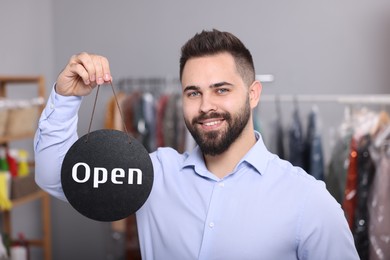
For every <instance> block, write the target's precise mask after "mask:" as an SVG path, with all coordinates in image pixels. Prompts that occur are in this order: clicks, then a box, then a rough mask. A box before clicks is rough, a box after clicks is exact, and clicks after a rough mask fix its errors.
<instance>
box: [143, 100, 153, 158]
mask: <svg viewBox="0 0 390 260" xmlns="http://www.w3.org/2000/svg"><path fill="white" fill-rule="evenodd" d="M142 106H143V112H144V119H145V133H144V145H145V148H146V150H147V151H148V152H152V151H155V150H156V148H157V145H156V106H155V99H154V97H153V95H152V94H150V93H144V94H143V95H142Z"/></svg>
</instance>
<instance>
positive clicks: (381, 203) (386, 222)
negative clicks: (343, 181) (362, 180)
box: [368, 140, 390, 260]
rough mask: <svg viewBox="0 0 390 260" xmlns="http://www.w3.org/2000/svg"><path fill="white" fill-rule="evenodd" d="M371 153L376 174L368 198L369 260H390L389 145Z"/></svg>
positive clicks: (375, 148)
mask: <svg viewBox="0 0 390 260" xmlns="http://www.w3.org/2000/svg"><path fill="white" fill-rule="evenodd" d="M385 142H388V141H387V140H385ZM370 152H371V154H372V155H373V158H374V161H375V165H376V173H375V176H374V179H373V181H372V185H371V189H370V194H369V198H368V216H369V229H368V232H369V252H370V258H369V259H370V260H382V259H390V204H389V198H390V150H389V146H388V144H382V145H381V146H379V147H378V148H377V147H374V148H372V149H371V150H370Z"/></svg>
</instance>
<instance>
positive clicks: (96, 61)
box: [92, 55, 104, 85]
mask: <svg viewBox="0 0 390 260" xmlns="http://www.w3.org/2000/svg"><path fill="white" fill-rule="evenodd" d="M92 62H93V65H94V67H95V77H96V84H98V85H101V84H103V83H104V80H103V66H102V62H101V56H98V55H93V56H92Z"/></svg>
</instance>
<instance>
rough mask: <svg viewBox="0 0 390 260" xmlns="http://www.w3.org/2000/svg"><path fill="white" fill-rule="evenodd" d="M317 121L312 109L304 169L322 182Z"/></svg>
mask: <svg viewBox="0 0 390 260" xmlns="http://www.w3.org/2000/svg"><path fill="white" fill-rule="evenodd" d="M318 120H319V119H318V112H317V110H316V109H313V110H312V111H311V112H310V113H309V118H308V127H307V133H306V139H305V148H304V149H305V150H304V160H305V161H304V162H305V164H304V169H305V170H306V171H307V172H308V173H309V174H311V175H312V176H313V177H314V178H316V179H317V180H324V156H323V151H322V141H321V134H320V129H319V123H318Z"/></svg>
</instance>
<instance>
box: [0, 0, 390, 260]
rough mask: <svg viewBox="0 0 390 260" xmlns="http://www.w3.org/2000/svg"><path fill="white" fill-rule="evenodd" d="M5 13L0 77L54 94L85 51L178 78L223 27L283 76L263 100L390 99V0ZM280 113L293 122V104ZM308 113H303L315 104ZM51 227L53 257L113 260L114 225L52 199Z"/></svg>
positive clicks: (5, 8) (333, 117) (64, 6)
mask: <svg viewBox="0 0 390 260" xmlns="http://www.w3.org/2000/svg"><path fill="white" fill-rule="evenodd" d="M0 12H1V13H0V14H1V15H0V26H1V29H2V30H1V31H2V32H4V31H5V32H6V34H5V35H11V33H12V35H13V37H2V43H1V44H2V45H1V46H4V47H3V48H1V49H0V72H5V73H13V72H15V73H38V72H41V71H42V73H44V74H45V75H47V79H48V90H49V89H50V88H51V83H52V82H53V81H54V79H55V77H56V75H57V74H58V73H59V71H60V70H61V69H62V68H63V67H64V66H65V64H66V62H67V61H68V59H69V58H70V56H71V55H72V54H75V53H78V52H81V51H88V52H93V53H99V54H102V55H105V56H107V57H108V58H109V60H110V64H111V70H112V74H113V76H114V80H115V79H116V80H118V79H120V78H122V77H129V76H133V77H140V76H167V75H171V76H177V73H178V59H179V50H180V47H181V46H182V44H183V43H184V42H185V41H186V40H187V39H188V38H189V37H191V36H192V35H193V34H194V33H196V32H199V31H201V30H202V29H212V28H218V29H220V30H227V31H231V32H233V33H234V34H236V35H237V36H239V37H240V38H241V39H242V41H243V42H244V43H245V44H246V45H247V47H248V48H249V49H251V51H252V54H253V57H254V60H255V66H256V69H257V73H258V74H263V73H270V74H273V75H274V76H275V81H274V82H273V83H267V84H264V90H263V94H368V93H379V94H381V93H388V85H389V82H390V74H389V73H388V68H389V65H390V53H389V50H388V46H390V35H389V34H390V33H389V30H388V27H389V23H390V21H389V19H390V18H389V17H390V2H388V1H386V0H373V1H362V0H359V1H352V0H346V1H337V0H329V1H321V2H318V1H315V2H313V1H309V0H296V1H287V0H284V1H283V0H281V1H264V0H248V1H244V2H242V1H241V2H238V1H233V0H229V1H222V0H214V1H206V0H200V1H179V0H167V1H154V2H150V1H134V0H132V1H131V0H130V1H125V0H118V1H93V0H84V1H76V0H68V1H60V0H54V1H49V0H45V1H44V0H41V1H34V3H32V2H31V3H30V2H29V1H18V2H15V1H8V2H7V4H5V5H2V7H1V8H0ZM5 25H6V26H5ZM3 27H4V28H3ZM52 30H53V32H52ZM2 35H4V34H3V33H2ZM3 61H7V65H5V63H4V62H3ZM111 95H112V94H111V90H110V89H103V90H102V92H101V94H100V98H99V103H98V107H97V113H95V119H94V124H93V128H95V129H96V128H100V127H101V126H102V125H103V115H104V106H105V101H106V100H107V99H108V98H109V97H111ZM84 101H85V102H83V105H82V107H81V110H80V123H79V134H85V133H86V131H87V129H88V123H89V119H90V116H91V111H92V101H93V97H92V96H90V97H86V98H85V100H84ZM282 105H283V118H284V120H285V122H284V123H285V124H288V120H289V118H290V117H291V115H290V111H291V104H282ZM300 105H301V106H302V112H305V111H306V110H307V109H309V106H311V104H300ZM342 109H343V107H335V105H334V104H326V105H324V107H322V108H321V107H320V111H321V113H322V114H323V116H324V120H330V121H332V122H325V123H326V125H328V124H329V125H330V124H334V125H337V124H338V123H339V122H340V120H342V111H343V110H342ZM260 110H261V111H260V113H261V118H262V120H264V122H265V123H264V124H265V125H266V124H267V123H266V122H268V120H271V119H272V116H273V114H274V107H273V105H272V104H262V105H261V106H260ZM324 130H326V131H328V129H324ZM53 222H54V223H53V224H54V230H53V239H54V241H53V249H54V256H55V259H75V258H80V257H81V258H89V259H92V258H93V259H105V258H106V256H107V254H106V252H107V247H106V244H105V241H106V240H105V238H104V237H105V236H108V234H109V233H108V231H107V225H106V224H104V223H96V222H93V221H90V220H87V219H85V218H83V217H82V216H80V215H78V214H77V213H75V212H74V211H73V210H72V209H71V208H70V207H69V205H67V204H65V203H62V202H59V201H58V200H53Z"/></svg>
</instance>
